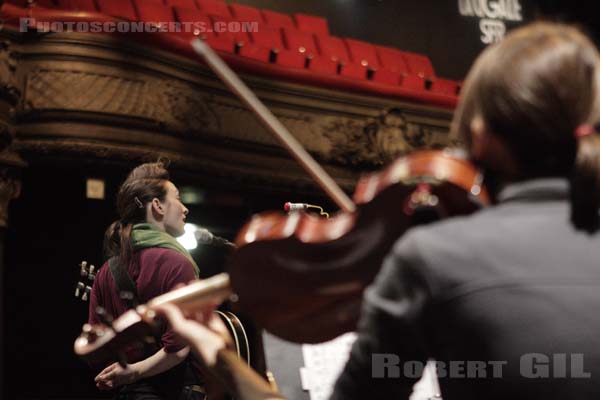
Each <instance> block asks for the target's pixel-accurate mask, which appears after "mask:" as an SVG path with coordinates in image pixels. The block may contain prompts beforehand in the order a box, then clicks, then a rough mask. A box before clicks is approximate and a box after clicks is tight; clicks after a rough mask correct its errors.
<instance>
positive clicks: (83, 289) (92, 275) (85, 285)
mask: <svg viewBox="0 0 600 400" xmlns="http://www.w3.org/2000/svg"><path fill="white" fill-rule="evenodd" d="M97 272H98V271H97V270H96V267H95V266H94V265H93V264H88V262H87V261H81V262H80V263H79V282H77V284H76V285H75V297H77V298H79V299H81V301H88V300H89V298H90V294H91V292H92V286H93V284H94V280H95V279H96V273H97Z"/></svg>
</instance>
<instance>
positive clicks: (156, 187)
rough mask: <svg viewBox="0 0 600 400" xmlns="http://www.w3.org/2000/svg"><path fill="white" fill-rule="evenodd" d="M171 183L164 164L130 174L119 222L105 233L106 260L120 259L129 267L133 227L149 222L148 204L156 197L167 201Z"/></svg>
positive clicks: (122, 189) (119, 200) (121, 198)
mask: <svg viewBox="0 0 600 400" xmlns="http://www.w3.org/2000/svg"><path fill="white" fill-rule="evenodd" d="M168 180H169V172H168V171H167V170H166V168H165V165H164V163H163V162H161V161H159V162H156V163H147V164H142V165H140V166H138V167H136V168H134V169H133V171H131V172H130V173H129V175H128V176H127V179H125V181H124V182H123V184H122V185H121V187H120V188H119V192H118V193H117V212H118V214H119V219H118V220H117V221H115V222H113V223H112V224H111V225H110V226H109V227H108V229H107V230H106V233H105V234H104V255H105V257H106V258H111V257H114V256H118V257H119V258H120V261H121V265H124V266H128V265H129V263H130V261H131V255H132V253H133V249H132V246H131V228H132V227H133V225H134V224H137V223H140V222H145V221H146V204H148V203H149V202H151V201H152V199H154V198H158V199H159V200H161V201H163V200H164V199H165V196H166V194H167V189H166V183H167V181H168Z"/></svg>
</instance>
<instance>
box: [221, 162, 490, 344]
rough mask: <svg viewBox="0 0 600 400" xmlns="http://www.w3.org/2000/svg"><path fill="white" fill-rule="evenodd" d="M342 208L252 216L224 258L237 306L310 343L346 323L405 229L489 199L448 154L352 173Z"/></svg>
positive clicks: (472, 174) (474, 174)
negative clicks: (326, 213)
mask: <svg viewBox="0 0 600 400" xmlns="http://www.w3.org/2000/svg"><path fill="white" fill-rule="evenodd" d="M354 201H355V203H356V204H357V208H356V211H354V212H352V213H346V212H339V213H338V214H337V215H334V216H332V217H330V218H329V219H322V218H319V217H316V216H314V215H311V214H307V213H304V212H293V213H291V214H289V215H285V214H283V213H279V212H266V213H262V214H258V215H255V216H254V217H252V219H251V220H250V221H249V222H248V223H247V224H246V225H245V226H244V227H243V228H242V229H241V231H240V232H239V234H238V236H237V239H236V244H237V246H238V250H237V251H236V252H234V253H233V254H232V255H231V257H230V259H229V260H228V263H227V272H228V273H229V275H230V278H231V283H232V286H233V290H234V292H235V293H236V294H237V295H238V297H239V302H238V303H237V307H239V309H240V311H241V312H243V313H244V314H246V315H250V316H252V317H253V318H254V319H255V320H256V322H257V323H258V324H260V325H261V326H262V327H263V328H265V329H266V330H267V331H270V332H271V333H273V334H275V335H277V336H279V337H281V338H283V339H285V340H288V341H291V342H296V343H320V342H324V341H327V340H330V339H333V338H335V337H337V336H339V335H341V334H342V333H345V332H348V331H352V330H354V328H355V326H356V322H357V319H358V316H359V312H360V305H361V300H362V292H363V290H364V289H365V287H366V286H367V285H369V284H370V283H371V282H372V281H373V279H374V277H375V275H376V274H377V272H378V271H379V268H380V266H381V264H382V262H383V258H384V257H385V255H387V253H388V252H389V250H390V248H391V247H392V245H393V244H394V242H395V241H396V240H397V239H398V238H399V237H400V236H402V234H403V233H404V232H406V230H408V229H409V228H410V227H412V226H415V225H419V224H423V223H426V222H430V221H435V220H439V219H441V218H445V217H448V216H454V215H465V214H470V213H472V212H474V211H475V210H477V209H479V208H480V207H481V206H483V205H485V204H488V203H489V198H488V195H487V193H486V191H485V189H483V188H482V187H481V175H480V174H479V173H478V171H477V170H476V169H475V168H473V167H472V166H471V165H470V164H469V163H468V162H467V161H465V160H462V159H460V158H456V156H454V155H453V154H452V153H451V152H449V151H423V152H417V153H414V154H411V155H409V156H407V157H404V158H400V159H398V160H396V161H395V162H394V163H392V164H391V165H390V166H389V167H388V168H386V169H385V170H384V171H383V172H380V173H378V174H373V175H371V176H368V177H365V178H363V179H361V180H360V181H359V183H358V185H357V189H356V192H355V193H354Z"/></svg>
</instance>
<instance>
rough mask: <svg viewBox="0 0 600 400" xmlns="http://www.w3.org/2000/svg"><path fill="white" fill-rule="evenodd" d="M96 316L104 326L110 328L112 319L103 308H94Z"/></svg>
mask: <svg viewBox="0 0 600 400" xmlns="http://www.w3.org/2000/svg"><path fill="white" fill-rule="evenodd" d="M96 314H97V315H98V319H100V321H101V322H102V323H103V324H104V325H106V326H108V327H111V328H112V322H113V317H112V315H110V314H108V313H107V312H106V309H105V308H104V307H100V306H98V307H96Z"/></svg>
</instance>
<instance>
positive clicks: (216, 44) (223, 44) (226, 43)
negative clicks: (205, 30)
mask: <svg viewBox="0 0 600 400" xmlns="http://www.w3.org/2000/svg"><path fill="white" fill-rule="evenodd" d="M206 43H208V45H209V46H210V47H211V48H213V49H214V50H221V51H225V52H227V53H236V44H235V42H234V41H233V40H232V39H231V38H229V37H225V36H214V35H208V36H207V37H206Z"/></svg>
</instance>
